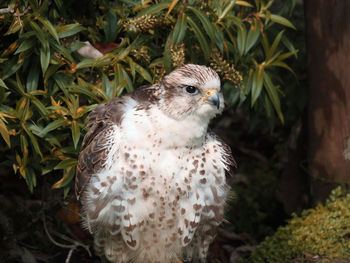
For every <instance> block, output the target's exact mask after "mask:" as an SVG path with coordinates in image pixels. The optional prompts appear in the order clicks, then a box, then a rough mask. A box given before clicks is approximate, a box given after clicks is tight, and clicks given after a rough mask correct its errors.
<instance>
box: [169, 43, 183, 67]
mask: <svg viewBox="0 0 350 263" xmlns="http://www.w3.org/2000/svg"><path fill="white" fill-rule="evenodd" d="M169 53H170V55H171V61H172V64H173V67H176V68H177V67H181V66H183V65H184V64H185V45H184V44H183V43H182V44H180V45H170V46H169Z"/></svg>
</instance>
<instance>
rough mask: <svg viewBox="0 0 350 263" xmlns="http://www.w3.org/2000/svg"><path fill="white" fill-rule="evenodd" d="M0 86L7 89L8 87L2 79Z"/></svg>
mask: <svg viewBox="0 0 350 263" xmlns="http://www.w3.org/2000/svg"><path fill="white" fill-rule="evenodd" d="M0 87H3V88H5V89H9V88H8V87H7V86H6V84H5V82H4V81H3V80H2V79H0Z"/></svg>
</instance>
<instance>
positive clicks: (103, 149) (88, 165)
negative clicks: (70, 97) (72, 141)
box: [75, 98, 125, 199]
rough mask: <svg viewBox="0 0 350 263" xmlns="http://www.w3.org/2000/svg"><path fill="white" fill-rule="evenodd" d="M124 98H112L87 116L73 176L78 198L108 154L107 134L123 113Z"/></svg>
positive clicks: (118, 122)
mask: <svg viewBox="0 0 350 263" xmlns="http://www.w3.org/2000/svg"><path fill="white" fill-rule="evenodd" d="M124 105H125V99H119V98H114V99H111V100H110V101H109V102H107V103H105V104H102V105H99V106H97V107H96V108H95V109H94V110H93V111H92V112H91V113H90V114H89V117H88V123H87V126H88V127H90V129H89V131H88V132H87V134H86V135H85V137H84V140H83V143H82V145H83V147H85V149H84V150H83V151H82V152H81V153H80V154H79V158H78V166H77V170H76V177H75V194H76V196H77V198H78V199H79V197H80V195H81V193H82V192H83V191H84V189H85V187H86V185H87V183H88V182H89V180H90V177H91V176H92V175H93V174H95V173H97V172H98V171H100V170H101V169H102V168H103V167H104V166H105V162H106V159H107V156H108V152H109V147H108V145H109V144H108V141H107V139H106V138H108V136H107V134H108V133H110V132H111V129H113V126H114V125H119V124H120V122H121V120H122V118H123V115H124V113H125V112H124Z"/></svg>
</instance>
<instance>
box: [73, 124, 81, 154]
mask: <svg viewBox="0 0 350 263" xmlns="http://www.w3.org/2000/svg"><path fill="white" fill-rule="evenodd" d="M71 130H72V138H73V144H74V148H75V149H77V146H78V142H79V138H80V128H79V125H78V123H77V121H76V120H73V121H72V126H71Z"/></svg>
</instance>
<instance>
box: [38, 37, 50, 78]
mask: <svg viewBox="0 0 350 263" xmlns="http://www.w3.org/2000/svg"><path fill="white" fill-rule="evenodd" d="M47 43H48V42H47ZM47 45H49V44H47ZM40 63H41V70H42V72H43V75H45V72H46V70H47V67H48V66H49V63H50V48H48V47H44V46H42V47H41V48H40Z"/></svg>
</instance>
